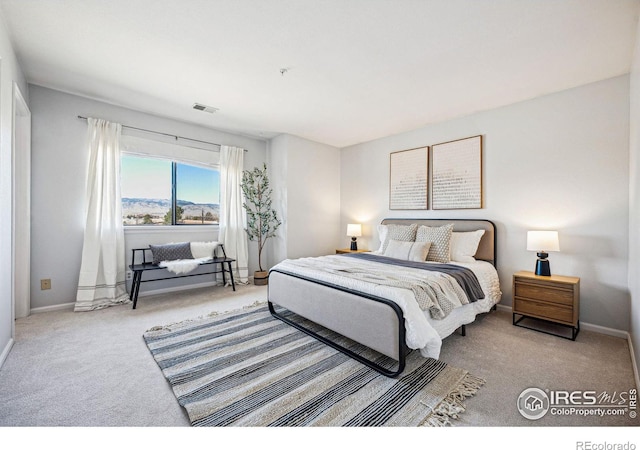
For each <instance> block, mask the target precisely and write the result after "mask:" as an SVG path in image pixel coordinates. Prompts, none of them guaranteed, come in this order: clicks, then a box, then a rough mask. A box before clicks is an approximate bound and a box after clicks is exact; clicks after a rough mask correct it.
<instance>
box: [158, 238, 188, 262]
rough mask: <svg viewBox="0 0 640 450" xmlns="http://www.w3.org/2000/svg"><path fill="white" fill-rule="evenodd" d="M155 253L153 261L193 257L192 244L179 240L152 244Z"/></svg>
mask: <svg viewBox="0 0 640 450" xmlns="http://www.w3.org/2000/svg"><path fill="white" fill-rule="evenodd" d="M149 248H150V249H151V253H152V254H153V263H154V264H160V261H175V260H177V259H193V254H192V253H191V244H189V243H188V242H179V243H177V244H164V245H150V246H149Z"/></svg>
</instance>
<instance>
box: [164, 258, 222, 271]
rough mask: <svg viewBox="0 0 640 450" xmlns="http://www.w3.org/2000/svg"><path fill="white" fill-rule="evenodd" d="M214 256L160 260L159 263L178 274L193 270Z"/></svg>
mask: <svg viewBox="0 0 640 450" xmlns="http://www.w3.org/2000/svg"><path fill="white" fill-rule="evenodd" d="M212 259H213V258H211V257H204V258H195V259H176V260H175V261H160V264H158V265H159V266H160V267H164V268H166V269H167V270H168V271H169V272H173V273H175V274H177V275H182V274H183V273H189V272H191V271H192V270H195V269H197V268H198V266H199V265H200V264H202V263H205V262H207V261H211V260H212Z"/></svg>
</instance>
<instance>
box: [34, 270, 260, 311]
mask: <svg viewBox="0 0 640 450" xmlns="http://www.w3.org/2000/svg"><path fill="white" fill-rule="evenodd" d="M251 278H253V277H251ZM213 286H222V282H217V281H208V282H206V283H197V284H189V285H185V286H174V287H168V288H163V289H154V290H151V291H141V292H140V293H139V294H138V298H142V297H148V296H150V295H158V294H167V293H170V292H179V291H187V290H190V289H198V288H204V287H213ZM74 306H75V303H62V304H60V305H53V306H41V307H40V308H31V314H39V313H46V312H51V311H62V310H66V309H73V307H74Z"/></svg>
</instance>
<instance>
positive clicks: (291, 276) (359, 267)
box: [268, 219, 501, 377]
mask: <svg viewBox="0 0 640 450" xmlns="http://www.w3.org/2000/svg"><path fill="white" fill-rule="evenodd" d="M379 230H380V231H381V232H383V233H384V232H386V231H389V230H392V232H393V233H396V234H394V235H393V236H381V241H382V242H381V246H380V248H378V249H377V250H375V251H372V252H370V253H361V254H348V255H328V256H320V257H314V258H299V259H295V260H285V261H282V262H281V263H279V264H277V265H275V266H274V267H273V268H272V269H271V270H270V272H269V290H268V307H269V310H270V312H271V314H272V315H273V316H274V317H276V318H278V319H280V320H282V321H284V322H286V323H288V324H289V325H291V326H294V327H296V328H298V329H300V330H301V331H304V332H305V333H307V334H310V335H312V336H314V337H315V338H317V339H319V340H321V341H323V342H325V343H326V344H327V345H330V346H332V347H334V348H336V349H338V350H339V351H341V352H343V353H346V354H347V355H349V356H351V357H352V358H354V359H356V360H358V361H360V362H361V363H363V364H365V365H367V366H369V367H371V368H373V369H375V370H377V371H378V372H380V373H382V374H384V375H386V376H389V377H395V376H398V375H399V374H400V373H402V371H403V370H404V366H405V360H406V356H407V354H408V353H409V352H410V351H412V350H417V351H420V353H421V354H422V355H423V356H424V357H432V358H436V359H437V358H438V357H439V355H440V348H441V345H442V340H443V339H444V338H445V337H447V336H449V335H450V334H452V333H453V332H455V331H456V330H458V329H461V332H462V334H464V326H465V325H466V324H469V323H471V322H473V321H474V320H475V318H476V316H477V315H478V314H482V313H486V312H488V311H490V310H491V309H493V308H495V304H496V303H498V302H499V301H500V298H501V292H500V285H499V280H498V275H497V271H496V269H495V265H496V236H495V234H496V229H495V226H494V224H493V223H492V222H491V221H488V220H467V219H455V220H446V219H385V220H383V221H382V223H381V227H379ZM398 230H400V231H398ZM410 230H420V232H423V231H424V232H426V233H433V232H436V233H437V234H435V235H427V238H425V234H424V233H422V236H421V237H420V236H416V235H415V233H414V236H413V238H411V237H410V236H408V235H407V236H404V235H402V233H404V232H405V231H410ZM447 230H449V234H448V235H446V234H442V233H443V232H444V231H447ZM480 230H482V231H480ZM398 233H400V234H398ZM470 235H477V236H478V240H477V241H476V242H475V245H476V246H474V247H473V250H475V254H472V256H471V255H465V256H464V257H462V256H459V257H458V256H456V260H454V261H449V262H448V263H447V264H444V265H443V263H444V260H443V259H442V258H444V256H442V255H440V256H438V255H436V256H437V258H435V259H436V261H434V260H433V258H431V256H432V253H431V252H432V251H433V249H435V248H436V247H437V248H439V249H442V248H444V247H442V245H443V242H445V241H446V240H447V239H449V241H446V242H449V243H451V244H452V245H453V242H452V240H453V239H457V241H456V242H457V243H458V244H460V243H461V242H462V241H461V239H462V237H464V239H465V240H466V238H467V237H470ZM399 236H402V237H399ZM433 236H435V238H434V237H433ZM443 236H448V237H443ZM395 238H398V240H396V239H395ZM441 238H442V239H441ZM428 239H431V240H432V241H434V242H436V244H434V242H430V243H429V244H428V245H426V247H427V248H428V247H429V245H430V246H431V250H428V251H429V253H428V255H429V259H431V261H429V262H426V263H413V262H409V263H406V262H404V260H405V258H402V259H397V258H389V255H391V256H397V255H395V254H394V253H393V252H394V251H395V247H393V248H392V246H400V247H401V248H408V246H410V244H405V243H404V242H415V241H416V240H420V241H427V240H428ZM398 241H401V242H400V243H399V242H398ZM465 242H466V241H465ZM413 247H416V248H418V250H424V248H423V247H425V245H416V246H413ZM456 248H457V249H458V250H460V248H461V246H460V245H457V246H456ZM414 250H415V249H414ZM473 250H471V251H473ZM412 252H413V250H412ZM467 252H469V250H467ZM418 253H419V252H418ZM463 253H464V252H463ZM469 256H471V257H469ZM421 257H422V256H420V257H417V258H416V257H415V256H414V257H412V258H413V259H419V258H421ZM451 257H453V256H451ZM438 258H440V260H437V259H438ZM447 258H449V255H448V254H447ZM445 266H446V269H447V270H451V271H452V272H447V273H445V274H443V273H441V272H440V270H445ZM423 269H429V270H423ZM434 269H437V270H434ZM469 272H472V273H473V275H471V276H470V275H469ZM423 274H424V275H423ZM463 275H464V276H463ZM423 276H424V277H426V278H428V279H426V280H423V279H422V278H421V277H423ZM372 278H373V279H374V281H373V282H371V279H372ZM461 278H465V279H468V280H470V282H471V281H473V279H474V278H475V280H476V281H473V282H472V283H470V285H469V286H466V285H464V284H463V283H462V282H460V281H459V280H460V279H461ZM377 280H382V281H377ZM456 280H458V282H456ZM408 283H415V284H416V285H419V286H420V289H418V288H416V287H415V286H414V285H411V286H410V285H409V284H408ZM474 283H475V284H474ZM478 287H479V288H480V289H481V291H482V292H481V293H480V294H478ZM418 292H419V293H420V294H421V297H420V296H419V295H418ZM425 292H427V293H428V294H429V295H426V297H425ZM434 292H435V293H436V294H433V293H434ZM460 292H464V293H465V294H468V295H466V300H467V301H466V302H465V299H464V298H463V295H462V294H461V293H460ZM432 294H433V295H432ZM472 294H473V295H475V296H476V298H472V297H473V295H472ZM436 296H437V297H438V299H436V300H437V301H435V302H434V301H433V299H431V297H436ZM434 303H435V304H434ZM442 305H444V306H442ZM290 313H294V315H296V316H299V317H302V318H304V319H307V320H309V321H311V322H312V323H314V324H318V325H320V326H322V327H325V328H327V329H329V330H332V331H333V332H336V333H338V334H339V335H342V336H344V337H346V338H348V339H350V340H352V341H355V342H357V343H359V344H362V345H363V346H365V347H366V348H368V349H371V350H373V351H375V352H377V353H380V354H382V355H385V356H386V357H387V358H390V359H391V360H392V361H394V362H395V364H394V366H392V367H389V365H388V364H384V365H383V364H380V363H379V362H376V361H374V360H373V359H372V358H370V357H367V356H363V354H362V353H360V352H354V351H352V350H351V349H350V348H347V347H346V346H344V345H341V344H339V343H337V342H336V341H335V340H333V339H328V338H327V337H326V336H324V335H322V334H321V333H317V332H316V331H314V330H313V329H312V328H311V327H308V326H305V325H303V324H302V323H303V322H300V321H296V320H292V319H291V318H290V317H291V316H290ZM434 317H435V318H434Z"/></svg>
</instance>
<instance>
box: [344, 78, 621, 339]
mask: <svg viewBox="0 0 640 450" xmlns="http://www.w3.org/2000/svg"><path fill="white" fill-rule="evenodd" d="M391 113H392V112H391ZM475 135H483V136H484V149H483V163H484V174H483V175H484V180H483V182H484V201H485V207H484V208H483V209H478V210H458V211H413V212H412V211H390V210H389V209H388V195H389V191H388V190H389V154H390V153H391V152H394V151H398V150H404V149H410V148H415V147H421V146H425V145H431V144H437V143H439V142H446V141H450V140H454V139H460V138H464V137H468V136H475ZM628 141H629V77H628V76H621V77H617V78H613V79H610V80H605V81H602V82H598V83H593V84H590V85H587V86H583V87H579V88H575V89H571V90H567V91H563V92H560V93H556V94H552V95H547V96H544V97H540V98H537V99H533V100H530V101H526V102H522V103H517V104H514V105H511V106H507V107H503V108H499V109H494V110H490V111H486V112H479V113H476V114H472V115H470V116H467V117H462V118H459V119H456V120H451V121H448V122H444V123H440V124H435V125H431V126H427V127H424V128H421V129H418V130H414V131H411V132H407V133H403V134H400V135H396V136H391V137H388V138H384V139H379V140H376V141H372V142H368V143H364V144H360V145H355V146H352V147H348V148H345V149H343V151H342V166H341V167H342V177H341V210H342V212H341V229H343V228H344V229H346V224H347V223H349V222H362V223H364V224H366V226H365V227H364V229H363V234H364V236H363V237H362V238H360V239H359V241H360V242H362V246H363V247H369V248H376V247H377V245H378V240H377V232H376V230H375V225H376V224H378V223H379V222H380V221H381V220H382V219H383V218H385V217H430V218H482V219H489V220H492V221H494V222H495V223H496V225H497V238H498V240H497V252H498V254H497V267H498V272H499V275H500V279H501V286H502V291H503V297H502V303H503V304H507V305H509V304H511V284H512V275H513V273H514V272H516V271H518V270H534V265H535V260H536V256H535V254H534V253H533V252H528V251H526V250H525V247H526V231H527V230H529V229H538V228H540V229H545V228H546V229H556V230H558V231H559V235H560V249H561V252H559V253H551V256H550V262H551V271H552V273H555V274H564V275H572V276H578V277H581V314H580V319H581V320H582V321H584V322H589V323H593V324H598V325H601V326H605V327H611V328H615V329H620V330H628V329H629V316H630V305H629V291H628V284H627V256H628V233H629V222H628V220H629V216H628V210H629V208H628V202H629V169H628V161H629V142H628Z"/></svg>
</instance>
